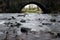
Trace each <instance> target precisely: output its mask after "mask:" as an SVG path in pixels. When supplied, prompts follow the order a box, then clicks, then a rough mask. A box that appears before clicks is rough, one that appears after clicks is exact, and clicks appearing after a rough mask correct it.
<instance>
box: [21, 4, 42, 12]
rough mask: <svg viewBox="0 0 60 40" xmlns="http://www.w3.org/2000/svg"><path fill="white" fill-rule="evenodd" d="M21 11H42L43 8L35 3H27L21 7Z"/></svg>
mask: <svg viewBox="0 0 60 40" xmlns="http://www.w3.org/2000/svg"><path fill="white" fill-rule="evenodd" d="M21 12H23V13H43V10H42V9H41V8H40V7H39V6H38V5H36V4H28V5H26V6H25V7H24V8H22V10H21Z"/></svg>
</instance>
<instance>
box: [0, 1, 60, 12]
mask: <svg viewBox="0 0 60 40" xmlns="http://www.w3.org/2000/svg"><path fill="white" fill-rule="evenodd" d="M28 4H36V5H37V6H39V7H40V8H41V9H42V10H43V12H44V13H54V12H60V0H0V13H21V9H22V8H23V7H24V6H25V5H28Z"/></svg>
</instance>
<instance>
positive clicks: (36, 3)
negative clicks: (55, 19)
mask: <svg viewBox="0 0 60 40" xmlns="http://www.w3.org/2000/svg"><path fill="white" fill-rule="evenodd" d="M30 4H33V5H36V6H37V7H38V8H40V9H41V10H40V11H42V13H48V11H47V8H46V6H45V5H43V4H41V3H38V2H28V3H27V2H26V3H24V4H22V6H21V8H20V12H22V10H23V8H24V7H25V6H27V5H30Z"/></svg>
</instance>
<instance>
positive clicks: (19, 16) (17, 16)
mask: <svg viewBox="0 0 60 40" xmlns="http://www.w3.org/2000/svg"><path fill="white" fill-rule="evenodd" d="M22 16H23V17H25V16H26V14H22V15H18V16H17V17H22Z"/></svg>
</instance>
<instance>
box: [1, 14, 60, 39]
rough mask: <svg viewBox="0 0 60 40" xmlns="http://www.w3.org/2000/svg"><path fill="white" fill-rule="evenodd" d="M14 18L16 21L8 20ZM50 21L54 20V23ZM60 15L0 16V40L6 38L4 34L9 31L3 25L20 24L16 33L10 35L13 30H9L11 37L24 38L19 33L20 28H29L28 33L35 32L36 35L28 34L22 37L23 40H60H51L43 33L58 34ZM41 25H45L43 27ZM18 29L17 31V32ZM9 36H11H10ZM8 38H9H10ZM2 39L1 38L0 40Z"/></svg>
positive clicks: (49, 36)
mask: <svg viewBox="0 0 60 40" xmlns="http://www.w3.org/2000/svg"><path fill="white" fill-rule="evenodd" d="M12 16H14V17H15V18H16V19H11V20H8V19H9V18H11V17H12ZM50 19H55V20H56V22H51V21H50ZM21 20H25V21H26V22H20V21H21ZM59 21H60V15H58V14H55V15H54V14H38V13H35V14H34V13H27V14H25V13H22V14H19V13H15V14H13V13H10V14H9V13H8V14H6V13H5V14H0V40H2V39H4V38H5V37H4V36H6V34H5V32H6V31H8V30H9V27H7V26H6V25H5V24H4V23H7V22H11V23H15V22H18V23H21V24H22V25H21V26H20V27H19V28H16V31H17V33H14V34H13V33H12V32H13V29H14V28H11V30H12V31H9V33H12V36H13V37H14V35H15V34H17V35H21V36H22V37H23V36H24V35H23V33H21V32H20V29H21V27H24V28H30V29H31V30H30V31H36V32H37V34H35V35H34V34H32V33H29V34H28V35H27V36H26V35H25V36H24V40H60V39H59V38H55V39H52V38H51V35H49V34H46V33H44V32H47V31H52V32H55V33H60V22H59ZM43 23H44V24H45V25H43ZM17 29H18V30H17ZM10 36H11V35H10ZM10 36H9V37H10ZM2 37H3V38H2ZM9 40H15V39H14V38H12V37H11V38H9Z"/></svg>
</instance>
